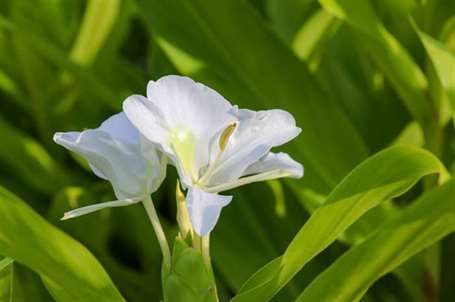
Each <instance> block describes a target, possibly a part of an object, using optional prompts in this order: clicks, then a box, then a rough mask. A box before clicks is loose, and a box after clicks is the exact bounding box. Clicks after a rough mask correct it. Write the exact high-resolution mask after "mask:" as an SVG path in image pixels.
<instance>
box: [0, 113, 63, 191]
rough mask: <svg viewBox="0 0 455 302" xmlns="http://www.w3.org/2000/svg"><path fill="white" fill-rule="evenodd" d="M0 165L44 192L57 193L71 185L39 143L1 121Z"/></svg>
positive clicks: (0, 119)
mask: <svg viewBox="0 0 455 302" xmlns="http://www.w3.org/2000/svg"><path fill="white" fill-rule="evenodd" d="M0 137H1V138H2V147H1V148H0V161H2V162H3V163H6V164H7V165H8V166H9V167H10V170H11V171H12V174H16V175H18V176H20V177H21V178H22V179H23V180H24V181H25V183H26V184H27V185H28V186H30V187H32V188H35V189H36V190H38V191H40V192H45V193H50V194H52V193H55V192H57V191H58V190H60V188H61V187H62V186H63V185H65V184H66V183H68V181H69V180H68V176H67V174H66V173H64V170H63V169H62V168H61V167H60V166H59V164H58V163H57V162H56V161H55V160H54V159H53V158H52V157H51V156H50V155H49V154H48V153H47V151H46V149H44V148H43V147H42V146H41V145H40V144H39V143H38V142H37V141H35V140H34V139H33V138H32V137H30V136H28V135H27V134H25V133H22V132H21V131H19V130H17V129H15V128H14V127H13V126H11V125H10V124H8V123H7V122H6V121H5V120H4V119H2V118H0Z"/></svg>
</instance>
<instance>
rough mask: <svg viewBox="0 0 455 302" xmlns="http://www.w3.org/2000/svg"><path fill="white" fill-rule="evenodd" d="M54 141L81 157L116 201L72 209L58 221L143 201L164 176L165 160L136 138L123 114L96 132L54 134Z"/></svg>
mask: <svg viewBox="0 0 455 302" xmlns="http://www.w3.org/2000/svg"><path fill="white" fill-rule="evenodd" d="M54 141H55V142H56V143H57V144H59V145H62V146H63V147H65V148H67V149H68V150H71V151H73V152H76V153H77V154H79V155H81V156H83V157H84V158H85V159H86V160H87V161H88V163H89V165H90V167H91V169H92V170H93V172H94V173H95V174H96V175H97V176H98V177H100V178H102V179H105V180H108V181H109V182H110V183H111V185H112V187H113V189H114V192H115V195H116V197H117V198H118V200H116V201H109V202H102V203H98V204H94V205H90V206H86V207H82V208H79V209H75V210H72V211H70V212H67V213H65V215H64V216H63V218H62V219H69V218H73V217H77V216H81V215H85V214H88V213H92V212H95V211H98V210H100V209H104V208H108V207H121V206H127V205H130V204H134V203H138V202H140V201H143V200H147V199H149V198H150V194H151V193H153V192H155V191H156V190H157V189H158V187H159V186H160V184H161V182H162V181H163V179H164V177H165V173H166V170H165V169H166V163H167V159H166V157H165V156H164V155H163V154H162V153H161V152H159V151H157V150H156V148H155V147H154V146H153V145H152V144H151V143H150V142H148V141H147V140H146V139H144V138H143V137H142V136H141V135H140V133H139V132H138V131H137V129H136V128H135V127H134V126H133V125H132V124H131V123H130V121H129V120H128V118H127V117H126V115H125V114H124V113H123V112H121V113H118V114H115V115H113V116H111V117H110V118H108V119H107V120H106V121H104V122H103V123H102V124H101V126H100V127H99V128H97V129H89V130H85V131H82V132H59V133H56V134H55V135H54Z"/></svg>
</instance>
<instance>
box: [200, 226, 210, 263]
mask: <svg viewBox="0 0 455 302" xmlns="http://www.w3.org/2000/svg"><path fill="white" fill-rule="evenodd" d="M201 252H202V258H203V259H204V263H205V266H206V267H207V269H208V270H209V271H212V261H211V259H210V233H209V234H207V235H205V236H202V239H201Z"/></svg>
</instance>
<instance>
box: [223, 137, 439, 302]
mask: <svg viewBox="0 0 455 302" xmlns="http://www.w3.org/2000/svg"><path fill="white" fill-rule="evenodd" d="M433 173H439V174H440V175H441V176H440V178H441V179H445V178H446V177H447V172H446V170H445V168H444V166H443V165H442V164H441V163H440V162H439V160H438V159H437V158H436V157H435V156H434V155H432V154H431V153H430V152H427V151H425V150H423V149H418V148H413V147H407V146H397V147H391V148H389V149H386V150H384V151H381V152H379V153H377V154H376V155H374V156H372V157H370V158H369V159H367V160H366V161H364V162H363V163H361V164H360V165H359V166H357V167H356V168H355V169H354V170H353V171H352V172H351V173H349V175H348V176H346V177H345V178H344V179H343V180H342V181H341V183H340V184H339V185H338V186H337V187H336V188H335V189H334V190H333V191H332V192H331V194H330V195H329V196H328V198H327V200H326V201H325V203H324V204H323V205H322V206H321V207H320V208H318V209H317V210H316V211H315V212H314V213H313V214H312V216H311V217H310V219H309V220H308V221H307V222H306V223H305V225H304V226H303V227H302V228H301V229H300V231H299V232H298V234H297V235H296V236H295V238H294V239H293V241H292V242H291V244H290V245H289V246H288V248H287V250H286V251H285V253H284V255H283V256H281V260H280V263H279V265H278V264H277V263H276V261H277V260H273V261H272V263H275V264H268V265H266V266H265V267H264V268H262V269H261V270H259V272H258V273H256V275H253V277H251V279H249V280H248V281H247V282H246V283H245V285H244V286H243V287H242V289H241V290H240V293H239V294H238V295H237V296H236V297H234V299H233V300H232V301H233V302H234V301H235V302H243V301H268V300H269V299H271V298H272V297H273V296H274V295H275V294H276V293H277V292H278V291H279V290H280V289H281V288H283V287H284V286H285V285H286V284H287V283H288V282H289V281H290V280H291V279H292V277H294V276H295V275H296V274H297V273H298V272H299V271H300V270H301V269H302V268H303V267H304V266H305V264H306V263H308V262H309V261H310V260H311V259H312V258H314V257H315V256H316V255H318V254H319V253H320V252H321V251H323V250H324V249H325V248H327V247H328V246H329V245H330V244H331V243H332V242H334V241H335V240H336V239H337V238H338V237H339V236H340V235H341V234H343V232H344V231H346V229H348V227H350V226H351V225H352V224H353V223H355V222H356V221H357V220H358V219H359V218H360V217H362V215H364V214H365V213H366V212H367V211H369V210H370V209H372V208H374V207H376V206H378V205H379V204H380V203H381V202H383V201H385V200H389V199H391V198H394V197H396V196H399V195H401V194H403V193H404V192H406V191H407V190H408V189H409V188H411V187H412V186H413V185H414V184H415V183H416V182H417V181H418V180H419V179H421V178H422V177H424V176H426V175H429V174H433ZM273 267H274V268H275V269H272V268H273ZM264 270H267V271H268V272H267V273H265V272H264Z"/></svg>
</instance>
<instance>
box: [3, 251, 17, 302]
mask: <svg viewBox="0 0 455 302" xmlns="http://www.w3.org/2000/svg"><path fill="white" fill-rule="evenodd" d="M13 262H14V260H13V259H11V258H9V257H5V258H3V259H1V260H0V301H2V302H3V301H4V302H6V301H12V295H13V293H12V282H13V280H12V278H13V277H12V276H13V265H12V264H13Z"/></svg>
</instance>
